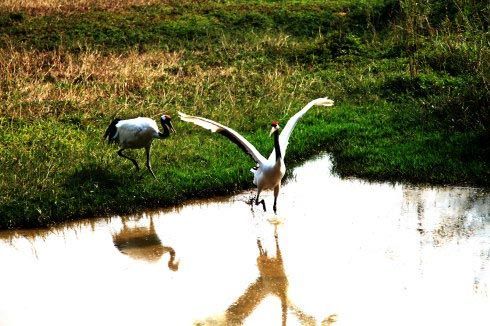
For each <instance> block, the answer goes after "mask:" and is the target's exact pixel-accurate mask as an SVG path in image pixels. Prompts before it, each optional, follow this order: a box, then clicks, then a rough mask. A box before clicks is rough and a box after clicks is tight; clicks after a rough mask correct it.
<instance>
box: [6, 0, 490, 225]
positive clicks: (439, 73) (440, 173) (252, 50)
mask: <svg viewBox="0 0 490 326" xmlns="http://www.w3.org/2000/svg"><path fill="white" fill-rule="evenodd" d="M450 9H451V8H450ZM432 10H433V11H435V9H434V8H432ZM438 10H439V9H438ZM457 13H458V12H456V13H455V14H454V13H453V14H454V15H456V14H457ZM449 14H451V12H450V13H449ZM480 14H481V17H485V15H484V13H480ZM403 17H404V16H403V15H402V10H401V8H400V7H399V6H398V2H397V1H374V0H373V1H363V2H354V1H343V2H322V1H314V2H307V1H294V2H293V1H291V2H279V1H277V2H276V1H270V2H269V1H257V2H242V1H229V2H225V3H222V4H217V3H214V2H202V3H199V4H195V3H187V4H184V5H174V6H170V5H154V6H145V7H130V8H126V9H124V10H121V11H117V12H105V11H101V10H91V11H88V12H83V13H82V12H80V13H70V14H62V13H61V14H50V15H30V14H28V13H27V12H16V13H11V12H6V11H4V12H1V11H0V51H1V52H0V69H1V70H0V90H1V93H0V98H1V100H2V103H3V104H2V108H1V110H2V111H1V115H0V128H1V130H2V132H1V133H0V144H2V145H1V146H0V193H1V197H0V229H1V228H16V227H33V226H43V225H49V224H53V223H59V222H62V221H65V220H69V219H77V218H80V217H86V216H93V215H97V214H112V213H121V214H122V213H128V212H133V211H137V210H140V209H143V208H147V207H161V206H168V205H173V204H178V203H181V202H182V201H183V200H185V199H188V198H195V197H209V196H212V195H215V194H226V193H232V192H234V191H238V190H240V189H244V188H249V187H251V186H252V183H251V174H250V172H249V169H250V167H252V166H253V165H254V163H253V162H252V161H251V160H250V159H249V158H248V157H247V156H246V155H243V153H241V151H240V150H239V149H238V148H236V146H235V145H234V144H232V143H230V142H229V141H228V140H226V139H224V138H223V137H220V136H219V135H215V134H210V133H209V132H207V131H205V130H202V129H200V128H198V127H195V126H192V125H188V124H185V123H182V122H180V121H178V119H177V118H175V121H174V125H175V128H176V129H177V134H175V135H172V136H171V137H170V138H168V139H165V140H163V141H158V140H155V142H154V144H153V147H152V150H153V153H152V157H153V160H152V165H153V170H154V171H155V174H156V176H157V180H154V179H153V178H152V177H151V175H150V174H149V173H148V172H147V171H146V170H145V169H144V164H143V163H144V154H143V152H144V151H142V150H140V151H133V153H132V155H133V156H134V157H136V158H137V159H138V161H139V162H140V166H141V167H142V168H143V169H142V171H141V172H139V173H136V172H135V170H134V167H133V166H132V163H131V162H130V161H128V160H124V159H122V158H120V157H118V156H117V154H116V150H117V147H114V146H108V145H106V144H105V143H104V142H103V141H102V134H103V132H104V130H105V128H106V126H107V125H108V123H109V122H110V121H111V120H112V118H113V117H115V116H118V117H121V118H130V117H135V116H140V115H141V116H149V117H154V118H157V117H158V116H159V115H160V114H162V113H164V112H165V113H168V114H171V115H172V116H175V117H176V116H177V114H176V113H177V111H183V112H186V113H189V114H197V115H203V116H206V117H209V118H211V119H215V120H218V121H220V122H222V123H224V124H226V125H229V126H230V127H232V128H234V129H236V130H238V131H240V132H242V133H243V134H244V135H245V136H246V137H247V139H249V140H250V141H251V142H252V143H254V144H255V145H256V146H257V148H258V149H259V150H260V151H261V152H263V153H268V152H269V151H270V150H271V149H272V140H271V139H270V138H269V137H268V134H267V132H268V129H269V125H270V122H271V121H272V120H279V121H280V122H282V124H284V123H285V122H286V121H287V119H288V118H289V117H290V116H292V115H293V114H294V113H295V112H296V111H297V110H299V109H300V108H301V107H303V106H304V105H305V104H306V103H307V102H309V101H310V100H311V99H314V98H316V97H323V96H329V97H330V98H332V99H334V100H335V101H336V105H335V106H334V107H332V108H322V107H317V108H313V109H312V110H311V111H310V112H308V114H307V115H305V116H304V118H303V119H302V120H301V121H300V123H299V124H298V125H297V127H296V129H295V131H294V133H293V136H292V139H291V144H290V147H289V148H288V155H287V158H286V164H287V165H288V166H289V167H292V166H294V165H296V164H298V163H300V162H302V161H304V160H305V159H307V158H309V157H311V156H312V155H314V154H316V153H319V152H321V151H329V152H331V153H332V154H333V157H334V169H335V172H336V173H338V174H340V175H342V176H352V175H353V176H358V177H363V178H367V179H371V180H388V181H405V182H416V183H436V184H465V185H477V186H488V185H489V180H490V168H489V159H488V158H489V157H490V155H489V154H490V153H489V146H488V144H489V143H490V142H489V136H488V125H489V119H488V107H489V93H488V80H487V76H488V74H487V73H488V64H487V63H488V62H489V61H488V60H485V58H487V56H488V55H489V50H488V47H487V46H485V44H487V43H485V42H483V41H485V40H487V36H486V35H487V34H486V33H485V29H484V28H483V27H481V26H476V27H475V26H473V27H472V28H473V29H470V28H469V27H465V26H463V23H461V24H460V25H458V26H448V23H447V22H444V15H441V17H439V16H437V15H435V14H434V12H432V14H431V15H430V17H429V18H430V22H431V28H432V29H438V31H440V33H439V34H437V36H434V37H429V36H428V33H429V32H430V31H425V30H424V31H422V30H420V31H417V33H418V34H416V35H415V36H416V37H417V38H418V39H419V41H417V42H418V43H417V47H416V49H415V50H414V49H413V48H411V47H408V46H407V35H408V36H410V34H405V33H400V32H399V30H400V28H399V27H400V26H403V19H404V18H403ZM456 27H458V28H459V29H458V28H456ZM463 27H464V28H463ZM453 29H454V30H457V32H453ZM443 31H444V33H443ZM426 33H427V34H426ZM412 36H413V35H412ZM409 39H410V38H409ZM410 40H411V39H410ZM479 44H480V45H479ZM482 44H483V45H482ZM448 49H449V50H448ZM414 51H415V52H414ZM410 67H415V68H416V70H410ZM414 71H416V73H415V74H414Z"/></svg>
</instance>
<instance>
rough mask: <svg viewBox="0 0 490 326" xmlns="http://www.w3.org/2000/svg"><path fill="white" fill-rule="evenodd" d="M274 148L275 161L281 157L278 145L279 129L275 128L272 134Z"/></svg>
mask: <svg viewBox="0 0 490 326" xmlns="http://www.w3.org/2000/svg"><path fill="white" fill-rule="evenodd" d="M273 137H274V150H275V151H276V161H279V160H280V159H281V157H282V155H281V146H279V130H275V131H274V134H273Z"/></svg>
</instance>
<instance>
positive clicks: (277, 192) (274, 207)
mask: <svg viewBox="0 0 490 326" xmlns="http://www.w3.org/2000/svg"><path fill="white" fill-rule="evenodd" d="M280 188H281V186H276V187H275V188H274V206H272V209H273V210H274V213H277V197H278V196H279V189H280Z"/></svg>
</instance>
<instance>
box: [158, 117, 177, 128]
mask: <svg viewBox="0 0 490 326" xmlns="http://www.w3.org/2000/svg"><path fill="white" fill-rule="evenodd" d="M160 123H161V124H162V127H163V128H165V126H168V129H169V130H170V131H173V132H175V129H174V126H173V125H172V117H171V116H169V115H168V114H164V115H162V116H161V117H160Z"/></svg>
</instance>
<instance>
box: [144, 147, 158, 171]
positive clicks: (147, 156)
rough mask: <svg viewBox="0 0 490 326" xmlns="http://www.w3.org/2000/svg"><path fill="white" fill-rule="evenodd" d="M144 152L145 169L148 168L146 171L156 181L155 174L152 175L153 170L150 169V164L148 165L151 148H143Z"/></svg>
mask: <svg viewBox="0 0 490 326" xmlns="http://www.w3.org/2000/svg"><path fill="white" fill-rule="evenodd" d="M145 151H146V167H147V168H148V171H150V173H151V175H152V176H153V178H155V179H156V178H157V177H155V173H153V170H152V169H151V163H150V153H151V147H145Z"/></svg>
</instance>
